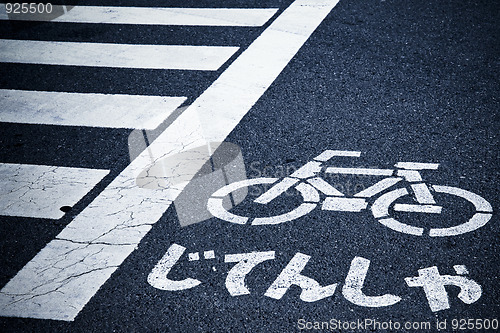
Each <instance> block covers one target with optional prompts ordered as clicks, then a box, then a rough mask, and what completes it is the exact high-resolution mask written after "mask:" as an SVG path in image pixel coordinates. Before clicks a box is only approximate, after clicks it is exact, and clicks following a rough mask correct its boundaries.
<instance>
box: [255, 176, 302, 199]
mask: <svg viewBox="0 0 500 333" xmlns="http://www.w3.org/2000/svg"><path fill="white" fill-rule="evenodd" d="M298 181H299V180H298V179H293V178H289V177H286V178H284V179H283V180H282V181H280V182H279V183H277V184H275V185H273V187H271V188H270V189H269V190H267V191H266V192H264V193H263V194H262V195H260V196H259V197H258V198H256V199H255V202H256V203H259V204H262V205H265V204H267V203H269V202H271V201H272V200H273V199H275V198H276V197H277V196H279V195H281V194H283V193H285V192H286V191H287V190H288V189H289V188H290V187H292V186H293V185H295V184H296V183H297V182H298Z"/></svg>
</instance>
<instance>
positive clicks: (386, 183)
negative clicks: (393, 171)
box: [354, 177, 402, 198]
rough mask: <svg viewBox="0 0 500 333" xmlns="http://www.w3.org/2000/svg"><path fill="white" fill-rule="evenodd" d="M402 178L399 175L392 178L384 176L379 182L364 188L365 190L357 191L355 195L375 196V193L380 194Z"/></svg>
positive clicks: (360, 196) (363, 196)
mask: <svg viewBox="0 0 500 333" xmlns="http://www.w3.org/2000/svg"><path fill="white" fill-rule="evenodd" d="M401 179H402V178H397V177H390V178H384V179H382V180H381V181H379V182H377V183H376V184H374V185H372V186H370V187H368V188H366V189H364V190H363V191H361V192H359V193H356V194H355V195H354V196H355V197H359V198H369V197H372V196H374V195H375V194H378V193H380V192H382V191H384V190H386V189H388V188H389V187H391V186H393V185H394V184H396V183H397V182H399V181H400V180H401Z"/></svg>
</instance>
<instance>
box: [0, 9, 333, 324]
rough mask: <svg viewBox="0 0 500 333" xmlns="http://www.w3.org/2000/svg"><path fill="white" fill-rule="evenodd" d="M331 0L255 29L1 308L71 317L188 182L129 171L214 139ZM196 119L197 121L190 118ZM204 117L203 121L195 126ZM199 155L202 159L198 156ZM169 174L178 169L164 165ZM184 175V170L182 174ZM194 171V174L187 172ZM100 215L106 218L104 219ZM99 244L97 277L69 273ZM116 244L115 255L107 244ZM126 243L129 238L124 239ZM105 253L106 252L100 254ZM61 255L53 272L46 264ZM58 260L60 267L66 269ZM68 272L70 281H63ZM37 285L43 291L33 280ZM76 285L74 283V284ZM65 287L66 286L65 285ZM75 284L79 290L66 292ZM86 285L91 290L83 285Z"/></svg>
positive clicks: (17, 280)
mask: <svg viewBox="0 0 500 333" xmlns="http://www.w3.org/2000/svg"><path fill="white" fill-rule="evenodd" d="M337 2H338V1H337V0H296V1H295V2H293V3H292V4H291V5H290V7H288V8H287V9H286V10H285V11H284V12H283V13H282V14H281V15H280V16H279V17H278V18H277V19H276V20H275V21H274V22H273V23H272V24H271V25H270V26H269V27H268V28H267V29H266V30H265V31H264V32H263V33H262V35H261V36H259V37H258V38H257V39H256V40H255V41H254V42H253V43H252V44H251V45H250V46H249V47H248V48H247V49H246V50H245V51H244V52H243V53H242V54H241V55H240V56H239V57H238V59H236V60H235V61H234V62H233V63H232V64H231V65H230V66H229V67H228V68H227V69H226V71H225V72H224V73H223V74H222V75H221V76H220V77H219V78H218V79H217V80H216V81H215V82H214V83H213V84H212V85H211V86H210V87H209V88H208V89H207V90H206V91H205V92H204V93H203V94H202V95H201V96H200V97H198V99H197V100H196V101H195V102H194V103H193V104H192V105H191V106H190V107H189V108H187V109H186V110H185V111H184V113H183V114H181V115H180V116H179V117H178V118H177V119H176V120H175V121H174V122H173V123H172V124H171V125H170V126H169V127H168V128H167V129H166V130H165V131H164V132H163V133H162V134H161V135H160V136H159V137H158V138H157V139H156V140H155V141H154V142H153V143H152V144H151V145H150V146H149V149H148V151H145V152H143V153H142V154H141V155H139V156H138V157H137V158H136V159H135V160H134V161H133V162H132V163H131V164H130V165H129V166H128V167H127V168H126V169H125V170H124V171H123V172H122V173H121V174H120V175H119V176H118V177H116V178H115V179H114V180H113V182H112V183H111V184H110V185H109V186H108V187H107V188H106V189H105V190H104V191H103V192H101V194H100V195H99V196H98V197H97V198H96V199H95V200H94V201H93V202H92V203H91V204H90V205H89V206H88V207H87V208H86V209H84V210H83V211H82V213H80V214H79V215H78V216H77V217H76V218H75V219H74V220H73V221H72V222H71V223H70V224H69V225H68V226H67V227H66V228H65V229H64V230H63V231H62V232H61V233H60V234H59V235H58V236H57V240H55V241H52V242H51V243H49V244H48V245H47V247H46V248H44V249H42V251H40V252H39V253H38V254H37V255H36V256H35V258H33V259H32V261H30V263H28V264H27V265H26V266H25V267H24V268H23V269H22V270H21V271H19V272H18V274H17V275H16V276H15V277H14V278H13V279H12V280H11V281H9V283H7V285H6V286H5V287H4V288H3V289H2V290H1V291H0V315H2V316H12V317H32V318H45V319H54V320H68V321H71V320H74V318H75V317H76V316H77V315H78V313H79V312H80V310H81V309H82V308H83V307H84V306H85V304H87V302H88V301H89V300H90V298H91V297H92V295H93V294H94V293H95V292H96V291H97V289H99V287H100V286H101V285H103V284H104V283H105V282H106V280H107V279H108V278H109V277H110V276H111V274H112V272H113V271H114V270H116V268H117V266H118V265H120V264H121V262H123V260H125V258H126V257H127V256H128V255H129V254H130V253H132V251H133V250H134V249H135V247H136V246H137V244H138V243H139V242H140V241H141V239H142V238H143V237H144V236H145V235H146V233H147V232H148V231H149V230H150V229H151V226H152V225H153V224H154V223H156V221H158V220H159V219H160V217H161V216H162V215H163V213H164V212H165V210H166V209H167V208H168V207H169V206H170V204H171V203H172V201H173V200H174V199H175V198H176V197H177V195H179V193H180V192H181V191H182V189H183V188H184V186H185V185H186V184H187V182H181V183H176V182H175V181H174V182H172V183H176V185H175V186H173V185H172V186H171V187H166V188H159V189H156V190H151V189H143V188H140V187H138V186H136V183H135V182H136V179H135V177H136V175H138V174H140V173H141V172H143V171H144V170H145V169H146V168H148V167H151V166H152V165H151V160H150V156H151V155H150V154H153V155H152V156H155V157H156V158H161V157H166V156H173V155H175V154H178V153H180V152H182V151H185V150H188V149H190V148H194V147H199V146H200V145H203V144H206V143H207V142H220V141H223V140H224V139H225V138H226V136H227V135H228V134H229V133H230V132H231V131H232V130H233V128H234V127H236V125H237V124H238V123H239V121H240V120H241V118H242V117H243V116H244V115H245V114H246V113H247V112H248V111H249V110H250V109H251V107H252V106H253V105H254V104H255V103H256V102H257V100H258V99H259V98H260V97H261V96H262V94H263V93H264V92H265V91H266V90H267V88H268V87H269V86H270V85H271V84H272V82H273V81H274V79H275V78H276V77H277V76H278V75H279V74H280V73H281V71H282V70H283V69H284V68H285V66H286V65H287V64H288V62H289V61H290V60H291V59H292V58H293V56H294V55H295V54H296V53H297V51H298V50H299V49H300V47H301V46H302V45H303V44H304V43H305V41H306V40H307V39H308V38H309V36H310V35H311V34H312V32H313V31H314V30H315V29H316V28H317V26H318V25H319V24H320V23H321V22H322V21H323V19H324V18H325V17H326V15H328V13H329V12H330V11H331V10H332V8H333V7H335V5H336V4H337ZM198 119H199V121H197V120H198ZM202 124H203V126H202ZM203 158H205V159H207V158H206V157H205V156H203ZM170 171H171V173H172V177H171V178H172V179H174V180H175V177H176V174H178V171H179V170H177V169H172V170H170ZM182 176H183V177H186V175H185V174H183V175H182ZM192 176H194V173H193V175H192ZM103 216H105V217H106V218H103ZM74 242H82V243H84V244H85V245H83V246H82V248H80V249H78V250H75V251H73V252H72V256H71V257H70V258H66V257H65V253H66V252H67V251H66V250H64V249H56V250H52V249H53V248H54V247H55V246H54V244H55V243H64V244H73V243H74ZM96 242H97V243H99V244H101V245H102V246H101V247H102V251H101V252H100V256H99V259H100V260H99V265H101V266H102V265H106V263H107V262H112V263H113V265H114V267H112V268H111V269H109V270H106V271H104V270H102V271H100V272H104V273H103V274H100V275H98V276H95V275H94V274H86V273H87V272H93V266H91V265H87V266H85V267H84V269H83V270H81V271H80V272H79V273H80V274H78V275H77V274H75V273H76V272H75V269H73V268H72V267H73V266H72V265H71V262H74V263H79V262H81V261H82V260H83V259H85V258H86V257H87V256H88V255H89V251H88V250H86V247H88V244H89V243H91V244H92V243H96ZM112 244H118V245H119V244H123V246H121V247H120V251H119V253H118V255H117V254H116V251H115V250H114V249H115V248H117V246H116V245H112ZM125 244H129V245H125ZM107 256H109V258H108V259H106V257H107ZM61 257H62V258H64V259H65V263H64V266H62V267H63V268H62V269H60V270H58V272H57V279H54V277H53V276H50V274H47V273H45V272H44V271H45V268H46V267H51V265H54V264H56V263H57V262H58V261H59V260H60V259H61ZM64 267H67V269H65V268H64ZM67 279H71V282H72V284H68V283H66V281H65V280H67ZM39 285H43V286H44V292H43V293H39V292H38V291H37V290H36V289H35V287H36V286H39ZM75 285H77V286H78V288H76V287H75ZM67 288H70V289H68V290H67ZM74 289H78V290H82V294H80V295H77V296H75V297H73V294H74V292H75V291H74ZM89 290H90V292H88V291H89Z"/></svg>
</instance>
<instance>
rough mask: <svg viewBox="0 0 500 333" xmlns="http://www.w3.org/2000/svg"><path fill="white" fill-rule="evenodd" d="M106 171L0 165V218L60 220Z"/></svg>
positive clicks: (45, 166) (27, 165) (28, 165)
mask: <svg viewBox="0 0 500 333" xmlns="http://www.w3.org/2000/svg"><path fill="white" fill-rule="evenodd" d="M108 173H109V171H108V170H98V169H81V168H68V167H57V166H47V165H30V164H10V163H0V215H6V216H24V217H37V218H46V219H59V218H61V217H63V215H64V213H63V212H62V211H61V210H60V208H61V207H63V206H69V207H72V206H73V205H75V204H76V203H77V202H78V201H79V200H80V199H81V198H82V197H83V196H84V195H86V194H87V193H88V192H89V191H90V190H91V189H92V188H94V186H95V185H96V184H97V183H98V182H100V181H101V179H102V178H103V177H104V176H106V175H107V174H108Z"/></svg>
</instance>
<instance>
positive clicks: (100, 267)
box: [0, 239, 136, 320]
mask: <svg viewBox="0 0 500 333" xmlns="http://www.w3.org/2000/svg"><path fill="white" fill-rule="evenodd" d="M135 248H136V245H135V244H100V243H92V244H89V243H82V244H79V243H75V242H68V241H63V240H57V239H56V240H53V241H52V242H50V243H49V244H48V245H47V246H46V247H45V248H44V249H43V250H42V251H41V252H39V253H38V254H37V255H36V260H31V261H30V262H28V263H27V264H26V266H24V268H23V270H21V271H20V272H19V273H18V274H17V275H16V277H14V278H13V279H11V280H10V281H9V283H7V285H5V287H3V288H2V290H1V292H0V315H2V316H4V317H27V318H39V317H40V312H41V311H43V314H44V317H45V318H53V319H55V318H57V319H59V320H72V317H73V313H74V309H73V310H70V309H72V307H73V306H74V305H75V300H81V299H90V298H91V297H92V296H93V295H94V294H95V293H96V292H97V290H98V289H99V287H100V285H99V284H96V283H86V281H102V280H106V279H107V278H108V277H109V276H110V275H111V274H112V273H113V272H114V271H115V270H116V269H117V268H118V266H120V264H121V263H122V262H123V261H124V260H125V258H127V256H128V255H129V253H130V252H132V251H133V250H134V249H135ZM30 273H31V274H30ZM37 295H38V296H37ZM46 299H48V301H49V302H50V301H53V302H56V303H57V306H49V307H47V306H44V305H46V302H45V300H46ZM27 304H30V305H31V304H32V305H31V306H26V305H27Z"/></svg>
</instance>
